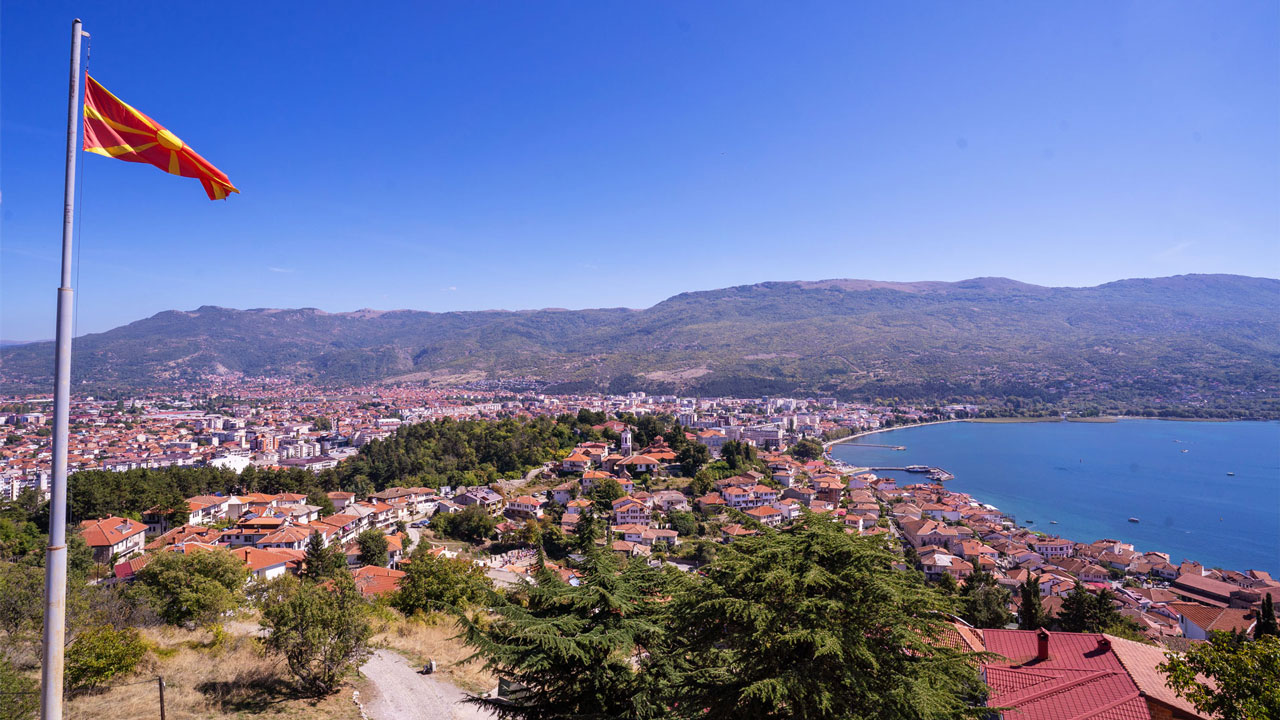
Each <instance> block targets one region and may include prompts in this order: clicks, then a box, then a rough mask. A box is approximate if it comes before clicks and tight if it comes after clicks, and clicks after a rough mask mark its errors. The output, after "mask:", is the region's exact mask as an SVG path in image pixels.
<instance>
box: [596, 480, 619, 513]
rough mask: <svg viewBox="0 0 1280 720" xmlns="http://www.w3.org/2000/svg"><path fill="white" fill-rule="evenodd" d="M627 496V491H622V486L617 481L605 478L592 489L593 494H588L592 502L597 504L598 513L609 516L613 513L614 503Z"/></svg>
mask: <svg viewBox="0 0 1280 720" xmlns="http://www.w3.org/2000/svg"><path fill="white" fill-rule="evenodd" d="M626 494H627V493H626V491H624V490H623V489H622V484H621V483H619V482H618V481H617V480H615V479H613V478H604V479H603V480H600V481H599V482H597V483H596V484H595V485H593V486H592V487H591V492H589V493H587V497H589V498H591V502H593V503H595V508H596V512H599V513H601V514H606V515H607V514H609V513H612V512H613V501H614V500H617V499H619V498H621V497H623V496H625V495H626Z"/></svg>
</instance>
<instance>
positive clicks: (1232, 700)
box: [1159, 632, 1280, 720]
mask: <svg viewBox="0 0 1280 720" xmlns="http://www.w3.org/2000/svg"><path fill="white" fill-rule="evenodd" d="M1159 670H1160V672H1162V673H1164V674H1165V675H1167V676H1168V677H1167V684H1168V685H1169V687H1170V688H1173V691H1174V692H1176V693H1178V695H1179V696H1181V697H1182V698H1184V699H1186V700H1187V701H1188V702H1190V703H1191V704H1192V705H1194V706H1195V707H1196V710H1198V711H1200V712H1201V713H1203V714H1205V715H1212V716H1214V717H1217V718H1220V719H1221V720H1253V719H1254V718H1277V717H1280V638H1277V637H1274V636H1270V635H1266V636H1263V637H1261V638H1259V639H1257V640H1254V641H1252V642H1249V641H1246V640H1243V639H1241V638H1240V637H1238V636H1233V635H1232V634H1230V633H1222V632H1214V633H1211V634H1210V638H1209V642H1207V643H1199V644H1195V645H1192V646H1191V648H1190V649H1189V650H1187V652H1186V653H1174V652H1168V653H1165V661H1164V663H1162V664H1161V665H1160V666H1159ZM1197 676H1203V677H1206V678H1208V679H1209V680H1211V681H1213V686H1212V687H1210V686H1209V685H1207V684H1205V683H1203V682H1201V681H1200V680H1199V679H1198V678H1197Z"/></svg>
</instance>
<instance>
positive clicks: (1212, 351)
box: [0, 275, 1280, 404]
mask: <svg viewBox="0 0 1280 720" xmlns="http://www.w3.org/2000/svg"><path fill="white" fill-rule="evenodd" d="M1278 313H1280V280H1274V279H1266V278H1251V277H1242V276H1232V275H1184V276H1177V277H1167V278H1154V279H1140V280H1123V281H1118V282H1113V283H1108V284H1105V285H1099V286H1097V287H1089V288H1047V287H1039V286H1035V285H1028V284H1025V283H1019V282H1016V281H1013V280H1007V279H1002V278H979V279H975V280H966V281H963V282H956V283H943V282H918V283H892V282H876V281H866V280H826V281H819V282H770V283H761V284H758V285H746V286H739V287H732V288H725V289H722V290H712V291H707V292H690V293H683V294H680V295H677V296H675V297H672V298H669V299H667V300H665V301H663V302H661V303H658V304H657V305H654V306H653V307H650V308H647V309H644V310H628V309H622V308H615V309H597V310H534V311H523V312H509V311H485V312H451V313H429V312H417V311H409V310H398V311H374V310H362V311H357V312H351V313H325V312H322V311H319V310H314V309H299V310H263V309H258V310H233V309H227V308H220V307H209V306H206V307H202V308H199V309H197V310H194V311H190V312H183V311H169V312H162V313H159V314H157V315H155V316H153V317H150V318H147V319H145V320H139V321H137V322H134V323H131V324H129V325H126V326H123V327H119V328H116V329H114V330H111V331H108V332H104V333H99V334H95V335H87V336H85V337H82V338H79V339H77V340H76V345H75V364H74V367H75V376H76V379H77V381H80V380H84V381H86V384H88V385H91V386H101V387H107V386H116V387H121V386H139V385H156V384H173V383H177V382H181V381H184V380H190V379H193V378H196V377H198V376H201V375H206V374H211V373H244V374H246V375H251V376H256V375H273V376H287V377H292V378H297V379H306V380H311V381H319V382H332V383H349V382H366V381H372V380H388V379H396V380H437V381H443V382H451V383H465V382H478V381H486V380H488V381H492V380H497V379H508V378H513V377H522V378H529V379H530V380H533V381H537V382H538V383H541V384H542V385H544V386H545V387H548V388H549V389H551V390H553V391H554V390H592V389H598V390H614V391H620V390H633V389H639V390H648V391H651V392H661V391H681V392H686V393H696V394H702V395H720V394H738V395H760V394H779V393H792V392H796V393H809V394H822V395H835V396H839V397H844V398H850V399H852V398H867V399H870V398H876V397H881V398H889V397H900V398H906V399H926V398H927V399H940V400H945V399H948V398H956V399H959V398H980V397H984V396H1007V395H1016V396H1021V397H1027V398H1035V397H1041V398H1045V399H1061V398H1063V397H1068V398H1089V399H1097V400H1099V401H1101V402H1108V401H1111V400H1124V401H1126V402H1128V401H1132V400H1139V401H1143V402H1149V403H1155V404H1168V403H1175V404H1176V403H1191V404H1194V403H1197V402H1199V401H1200V398H1204V397H1208V398H1210V399H1214V401H1215V402H1217V401H1218V400H1220V399H1221V398H1224V397H1236V398H1246V402H1254V401H1255V400H1257V398H1259V397H1261V396H1268V395H1269V396H1274V395H1275V392H1276V386H1277V385H1278V384H1280V370H1277V368H1278V367H1280V325H1278V324H1277V323H1276V322H1275V319H1276V317H1277V316H1278ZM52 358H53V350H52V347H51V344H50V343H33V344H30V345H23V346H19V347H10V348H4V349H3V350H0V382H2V383H3V385H4V387H5V388H6V389H10V390H12V389H19V388H22V387H35V388H41V389H43V388H46V387H47V386H48V384H49V382H50V377H51V368H52ZM1249 398H1251V399H1249ZM1233 402H1234V401H1233Z"/></svg>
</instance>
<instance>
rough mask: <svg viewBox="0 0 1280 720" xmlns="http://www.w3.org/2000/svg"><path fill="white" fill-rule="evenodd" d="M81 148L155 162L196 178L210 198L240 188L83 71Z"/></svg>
mask: <svg viewBox="0 0 1280 720" xmlns="http://www.w3.org/2000/svg"><path fill="white" fill-rule="evenodd" d="M85 77H86V78H87V82H86V83H85V88H84V149H85V150H87V151H88V152H91V153H97V154H99V155H102V156H105V157H112V158H116V159H117V160H125V161H127V162H139V163H148V164H150V165H155V166H156V167H158V168H160V169H161V170H164V171H165V172H167V173H169V174H171V175H181V176H182V177H190V178H197V179H199V180H200V184H201V185H204V190H205V192H207V193H208V194H209V199H210V200H225V199H226V198H227V194H228V193H238V192H240V191H239V190H237V189H236V188H235V186H234V185H232V184H231V180H230V179H228V178H227V176H226V175H225V174H224V173H223V172H222V171H221V170H219V169H218V168H216V167H214V166H213V165H212V164H210V163H209V161H208V160H205V159H204V158H202V157H200V155H199V154H198V153H196V151H195V150H192V149H191V148H190V147H189V146H187V144H186V143H184V142H182V140H180V139H178V136H177V135H174V134H173V133H171V132H169V131H168V130H166V129H165V128H164V126H162V125H161V124H160V123H158V122H156V121H155V120H152V119H151V118H149V117H147V116H146V115H144V114H142V113H140V112H138V111H137V110H135V109H133V107H131V106H130V105H129V104H128V103H125V102H123V101H121V100H120V98H118V97H116V96H115V95H112V94H111V93H110V92H108V91H107V89H106V88H104V87H102V86H101V85H99V84H98V81H97V80H94V79H93V78H91V77H89V76H88V75H85Z"/></svg>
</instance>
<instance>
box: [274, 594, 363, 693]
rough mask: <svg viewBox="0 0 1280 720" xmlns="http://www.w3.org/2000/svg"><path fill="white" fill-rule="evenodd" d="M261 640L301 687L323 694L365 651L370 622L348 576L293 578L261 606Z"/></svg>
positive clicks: (336, 687)
mask: <svg viewBox="0 0 1280 720" xmlns="http://www.w3.org/2000/svg"><path fill="white" fill-rule="evenodd" d="M262 625H263V627H264V628H266V630H267V638H266V646H267V649H268V650H270V651H271V652H273V653H275V654H278V655H281V656H283V657H284V659H285V661H286V663H287V664H288V665H289V671H290V672H291V673H293V676H294V677H295V678H296V679H297V682H298V685H299V687H300V689H302V690H303V691H305V692H307V693H310V694H313V695H316V696H321V695H328V694H330V693H332V692H334V691H335V690H337V689H338V687H339V686H340V685H341V683H342V678H343V677H344V676H345V675H346V674H347V673H348V672H349V671H351V670H352V669H353V668H356V667H359V666H360V665H361V664H362V663H363V662H364V660H365V658H367V657H368V656H369V638H370V637H371V636H372V635H373V626H372V624H371V623H370V622H369V617H368V609H367V607H366V606H365V603H364V600H363V599H361V597H360V592H359V591H358V590H356V587H355V584H354V583H353V582H352V581H351V580H350V578H346V577H339V578H338V579H335V580H329V581H326V582H325V583H322V584H315V583H301V582H298V581H296V580H293V579H292V578H287V582H286V583H284V584H283V585H282V588H281V594H280V597H279V598H278V599H275V600H274V601H272V602H269V603H268V604H267V605H266V607H264V608H263V610H262Z"/></svg>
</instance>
